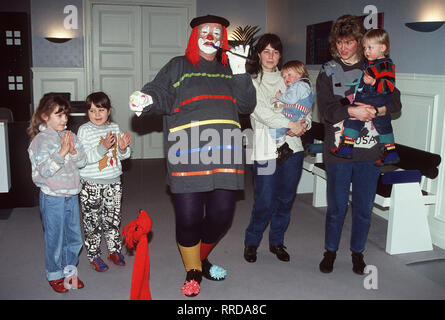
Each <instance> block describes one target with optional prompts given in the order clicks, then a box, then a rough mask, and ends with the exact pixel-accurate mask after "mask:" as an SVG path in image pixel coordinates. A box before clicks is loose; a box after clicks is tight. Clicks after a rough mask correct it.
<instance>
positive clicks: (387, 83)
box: [368, 61, 396, 94]
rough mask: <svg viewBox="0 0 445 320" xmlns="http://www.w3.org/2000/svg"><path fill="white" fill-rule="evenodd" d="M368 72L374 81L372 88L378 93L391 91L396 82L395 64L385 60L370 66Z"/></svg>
mask: <svg viewBox="0 0 445 320" xmlns="http://www.w3.org/2000/svg"><path fill="white" fill-rule="evenodd" d="M368 74H369V75H370V76H371V77H373V78H374V79H375V80H376V81H375V84H374V88H375V89H376V91H377V92H379V93H383V94H386V93H392V92H394V87H395V83H396V77H395V66H394V64H393V63H391V62H388V61H385V62H382V63H379V64H378V65H375V66H371V67H370V68H369V69H368Z"/></svg>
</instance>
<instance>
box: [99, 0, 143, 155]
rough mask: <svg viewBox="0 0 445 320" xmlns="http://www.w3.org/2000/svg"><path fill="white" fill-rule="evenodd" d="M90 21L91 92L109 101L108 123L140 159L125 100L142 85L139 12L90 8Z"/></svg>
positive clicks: (128, 8)
mask: <svg viewBox="0 0 445 320" xmlns="http://www.w3.org/2000/svg"><path fill="white" fill-rule="evenodd" d="M92 20H93V32H92V52H93V62H92V64H93V73H94V75H93V90H94V91H103V92H105V93H106V94H107V95H108V96H109V97H110V99H111V105H112V107H113V109H112V112H111V117H112V120H113V121H114V122H116V123H118V124H119V126H120V127H121V129H122V130H126V131H128V132H129V133H130V134H131V136H132V138H133V139H132V143H131V148H132V156H133V158H140V157H141V155H142V153H141V146H142V140H143V138H142V136H141V135H138V134H137V133H136V132H135V131H134V129H133V128H132V125H131V117H132V116H133V113H132V112H131V111H130V110H129V108H128V97H129V96H130V95H131V93H132V92H133V91H135V90H136V88H139V87H140V86H141V84H142V70H141V68H140V66H141V56H142V45H141V8H140V7H139V6H115V5H94V6H93V11H92Z"/></svg>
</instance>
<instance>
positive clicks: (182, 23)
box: [142, 7, 189, 158]
mask: <svg viewBox="0 0 445 320" xmlns="http://www.w3.org/2000/svg"><path fill="white" fill-rule="evenodd" d="M187 26H188V9H187V8H158V7H144V8H143V9H142V33H143V35H144V36H143V58H142V60H143V70H144V72H143V75H142V76H143V82H144V84H145V83H147V82H149V81H151V80H153V78H154V77H155V76H156V74H157V73H158V71H159V70H160V69H161V68H162V67H163V66H164V65H165V64H166V63H167V62H168V61H170V59H172V58H173V57H176V56H180V55H184V52H185V48H186V46H187V40H188V30H189V28H188V27H187ZM159 123H161V119H160V118H159V117H158V116H153V117H147V118H146V120H144V126H148V127H151V128H159ZM162 139H163V136H162V132H161V131H152V132H150V133H147V134H146V135H145V136H144V141H143V143H144V145H143V150H144V151H143V152H144V157H145V158H161V157H164V152H163V150H164V149H163V143H162V142H163V140H162Z"/></svg>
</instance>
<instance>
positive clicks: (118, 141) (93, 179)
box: [77, 92, 131, 272]
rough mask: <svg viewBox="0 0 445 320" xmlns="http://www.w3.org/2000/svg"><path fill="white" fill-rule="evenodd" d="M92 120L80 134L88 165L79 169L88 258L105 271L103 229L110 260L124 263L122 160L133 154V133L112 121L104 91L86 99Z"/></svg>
mask: <svg viewBox="0 0 445 320" xmlns="http://www.w3.org/2000/svg"><path fill="white" fill-rule="evenodd" d="M86 104H87V109H88V118H89V120H90V121H89V122H87V123H85V124H83V125H82V126H80V127H79V131H78V133H77V135H78V137H79V139H80V141H81V142H82V144H83V145H84V147H85V152H86V154H87V160H88V164H87V165H86V167H84V168H83V169H82V170H80V176H81V182H82V191H81V192H80V204H81V211H82V218H83V226H84V233H85V248H86V250H87V257H88V260H89V261H90V264H91V265H92V266H93V268H94V270H96V271H98V272H104V271H106V270H108V266H107V265H106V264H105V262H104V261H103V260H102V258H101V257H100V254H101V250H100V243H101V238H102V232H103V234H104V236H105V240H106V244H107V248H108V252H109V255H108V260H110V261H112V262H113V263H114V264H116V265H120V266H124V265H125V260H124V256H123V255H122V253H121V250H122V239H121V237H120V231H119V228H120V222H121V199H122V186H121V180H120V176H121V174H122V165H121V160H124V159H127V158H129V157H130V152H131V151H130V144H131V136H130V135H129V134H128V133H127V132H125V133H122V132H121V131H120V129H119V125H117V124H116V123H113V122H110V121H109V117H110V113H111V102H110V99H109V98H108V96H107V95H106V94H105V93H103V92H95V93H92V94H90V95H89V96H88V97H87V98H86Z"/></svg>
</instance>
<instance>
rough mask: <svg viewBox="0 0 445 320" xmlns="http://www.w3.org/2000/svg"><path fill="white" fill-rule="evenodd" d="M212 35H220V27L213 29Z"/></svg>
mask: <svg viewBox="0 0 445 320" xmlns="http://www.w3.org/2000/svg"><path fill="white" fill-rule="evenodd" d="M213 36H214V37H220V36H221V29H220V28H215V29H213Z"/></svg>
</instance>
